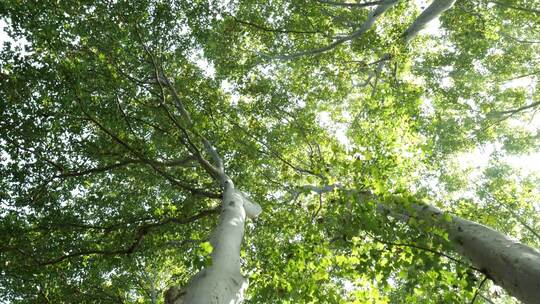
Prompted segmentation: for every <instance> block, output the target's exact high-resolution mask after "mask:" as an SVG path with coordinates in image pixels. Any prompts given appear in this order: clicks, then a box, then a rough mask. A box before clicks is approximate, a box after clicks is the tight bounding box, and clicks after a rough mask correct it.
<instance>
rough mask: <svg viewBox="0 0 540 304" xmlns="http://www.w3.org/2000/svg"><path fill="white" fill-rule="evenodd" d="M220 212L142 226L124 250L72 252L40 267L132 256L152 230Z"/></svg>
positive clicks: (198, 214) (204, 211)
mask: <svg viewBox="0 0 540 304" xmlns="http://www.w3.org/2000/svg"><path fill="white" fill-rule="evenodd" d="M219 210H220V209H219V208H215V209H208V210H203V211H201V212H199V213H197V214H195V215H193V216H191V217H188V218H184V219H179V218H168V219H166V220H164V221H161V222H157V223H150V224H145V225H141V226H139V227H138V228H137V230H136V232H135V234H134V240H133V241H132V242H131V243H130V244H129V245H128V246H127V247H124V248H122V249H115V250H102V249H88V250H80V251H75V252H72V253H68V254H64V255H62V256H59V257H57V258H54V259H50V260H46V261H42V262H39V263H38V265H39V266H47V265H53V264H57V263H60V262H62V261H64V260H67V259H70V258H74V257H79V256H86V255H130V254H132V253H133V252H135V250H136V249H137V248H138V247H139V246H140V244H141V243H142V241H143V239H144V237H145V236H146V235H147V234H148V233H149V232H150V231H151V230H153V229H155V228H157V227H160V226H163V225H166V224H171V223H174V224H188V223H191V222H194V221H196V220H198V219H201V218H203V217H206V216H208V215H212V214H218V213H219Z"/></svg>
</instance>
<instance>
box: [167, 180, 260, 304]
mask: <svg viewBox="0 0 540 304" xmlns="http://www.w3.org/2000/svg"><path fill="white" fill-rule="evenodd" d="M224 188H225V191H224V193H223V201H222V210H221V215H220V217H219V224H218V226H217V227H216V228H215V229H214V232H213V233H212V236H211V238H210V243H211V244H212V247H213V251H212V264H211V266H209V267H207V268H205V269H202V270H201V271H199V273H197V274H196V275H195V276H194V277H193V278H192V279H191V280H190V282H189V283H188V285H187V287H186V288H183V289H182V290H179V289H175V288H174V287H173V288H171V289H169V290H168V291H167V293H166V295H165V303H167V304H237V303H242V302H243V300H244V291H245V290H246V289H247V286H248V280H247V278H245V277H244V276H242V274H241V273H240V246H241V244H242V239H243V237H244V224H245V221H246V217H249V218H254V217H257V216H258V215H259V214H260V213H261V207H260V206H259V205H258V204H256V203H253V202H251V201H250V200H249V199H247V197H246V196H245V195H244V194H243V193H242V192H241V191H239V190H237V189H235V187H234V184H233V183H232V181H231V180H227V181H226V182H225V187H224Z"/></svg>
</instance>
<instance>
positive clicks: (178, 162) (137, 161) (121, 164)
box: [53, 157, 193, 178]
mask: <svg viewBox="0 0 540 304" xmlns="http://www.w3.org/2000/svg"><path fill="white" fill-rule="evenodd" d="M192 160H193V158H192V157H187V158H184V159H176V160H169V161H163V162H161V161H155V160H148V161H150V162H153V163H154V164H156V165H158V166H164V167H175V166H185V165H186V164H188V163H189V162H191V161H192ZM131 164H145V162H144V161H142V160H140V159H127V160H123V161H120V162H117V163H114V164H110V165H106V166H101V167H96V168H91V169H86V170H83V171H70V172H65V173H62V174H58V175H55V176H53V178H66V177H77V176H83V175H88V174H93V173H101V172H107V171H110V170H113V169H117V168H121V167H126V166H128V165H131Z"/></svg>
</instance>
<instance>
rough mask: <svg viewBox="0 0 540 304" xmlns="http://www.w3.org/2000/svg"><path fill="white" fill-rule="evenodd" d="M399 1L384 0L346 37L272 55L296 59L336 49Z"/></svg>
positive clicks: (360, 32)
mask: <svg viewBox="0 0 540 304" xmlns="http://www.w3.org/2000/svg"><path fill="white" fill-rule="evenodd" d="M397 3H398V0H382V1H381V2H380V4H379V5H377V7H376V8H375V9H373V10H372V11H371V12H370V13H369V14H368V16H367V19H366V20H365V21H364V22H363V23H362V25H361V26H360V27H359V28H358V29H357V30H356V31H354V32H352V33H351V34H350V35H347V36H345V37H342V38H339V39H337V40H335V41H334V42H332V43H330V44H329V45H327V46H323V47H320V48H316V49H311V50H307V51H303V52H298V53H295V54H290V55H282V56H270V58H272V59H279V60H291V59H296V58H299V57H302V56H313V55H318V54H322V53H324V52H327V51H330V50H332V49H334V48H335V47H337V46H339V45H341V44H343V43H345V42H347V41H351V40H354V39H357V38H358V37H360V36H362V35H364V33H366V32H367V31H368V30H370V29H371V28H372V27H373V25H374V24H375V21H377V19H378V18H379V17H380V16H382V14H383V13H384V12H386V11H387V10H389V9H390V8H391V7H392V6H394V5H396V4H397Z"/></svg>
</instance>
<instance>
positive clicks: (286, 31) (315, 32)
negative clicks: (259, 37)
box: [232, 16, 324, 34]
mask: <svg viewBox="0 0 540 304" xmlns="http://www.w3.org/2000/svg"><path fill="white" fill-rule="evenodd" d="M232 18H233V20H234V21H235V22H236V23H239V24H242V25H247V26H251V27H254V28H256V29H258V30H261V31H264V32H271V33H280V34H324V32H322V31H295V30H284V29H275V28H270V27H266V26H263V25H260V24H256V23H253V22H250V21H245V20H241V19H238V18H237V17H234V16H233V17H232Z"/></svg>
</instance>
